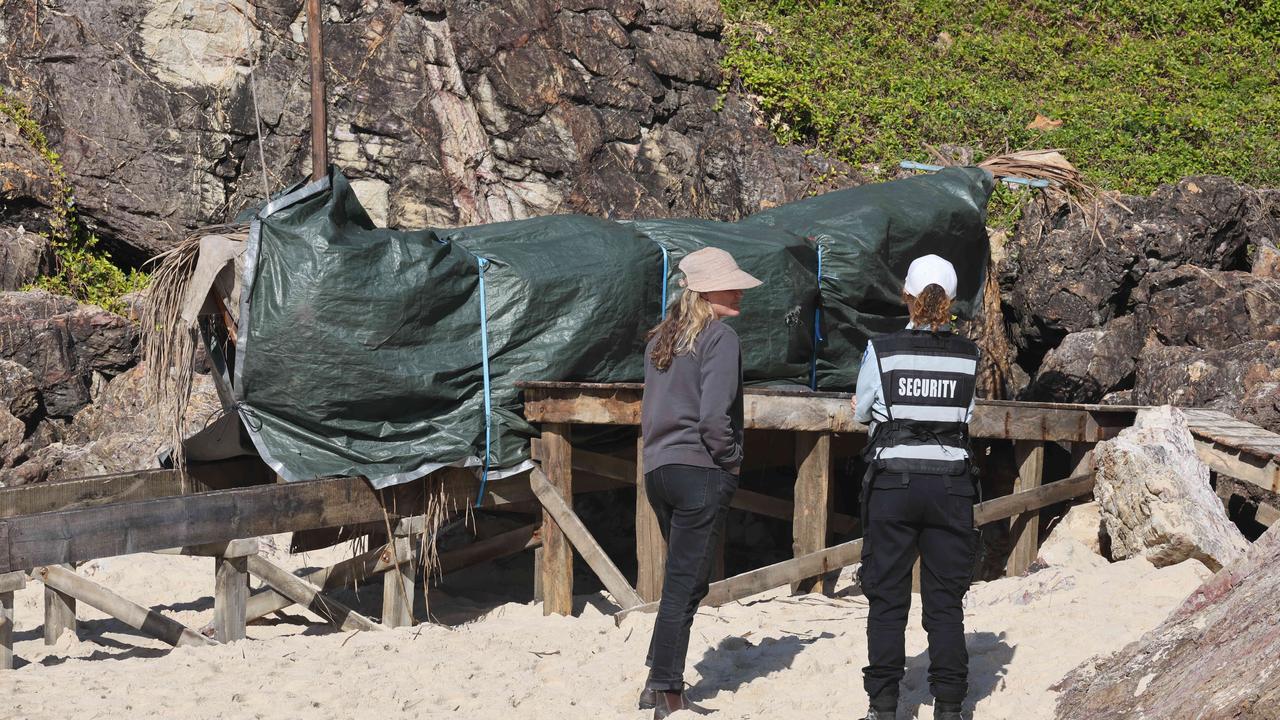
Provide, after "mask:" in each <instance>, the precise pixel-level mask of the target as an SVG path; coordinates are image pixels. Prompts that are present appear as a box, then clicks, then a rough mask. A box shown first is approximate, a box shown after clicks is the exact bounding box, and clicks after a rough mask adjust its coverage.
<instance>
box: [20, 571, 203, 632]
mask: <svg viewBox="0 0 1280 720" xmlns="http://www.w3.org/2000/svg"><path fill="white" fill-rule="evenodd" d="M35 574H36V576H37V577H38V578H39V579H40V581H41V582H43V583H44V584H45V585H49V586H52V587H54V588H56V589H58V590H60V591H62V592H64V593H66V594H68V595H70V596H72V597H74V598H76V599H77V600H80V601H81V602H83V603H85V604H86V605H89V606H92V607H95V608H97V609H99V610H101V611H102V612H104V613H106V614H108V615H110V616H111V617H113V618H115V619H117V620H119V621H120V622H123V623H124V624H126V625H128V626H129V627H131V628H133V629H135V630H138V631H140V632H144V633H146V634H148V635H150V636H152V637H154V638H156V639H158V640H161V641H163V642H166V643H168V644H170V645H173V646H175V647H180V646H184V645H212V644H214V643H213V641H212V640H210V639H209V638H206V637H205V636H203V635H201V634H200V633H198V632H196V631H195V630H192V629H191V628H189V627H187V626H185V625H183V624H182V623H180V622H178V621H176V620H173V619H171V618H167V617H165V616H164V615H161V614H160V613H158V612H156V611H154V610H152V609H150V608H145V607H143V606H141V605H139V604H137V603H135V602H133V601H132V600H127V599H125V598H123V597H121V596H119V595H117V594H116V593H114V592H112V591H111V590H109V589H107V588H105V587H103V586H101V585H99V584H97V583H95V582H93V581H92V580H88V579H86V578H83V577H80V576H79V575H76V574H75V573H74V572H72V571H70V570H68V569H66V568H64V567H60V566H58V565H48V566H45V567H41V568H39V569H38V570H36V573H35Z"/></svg>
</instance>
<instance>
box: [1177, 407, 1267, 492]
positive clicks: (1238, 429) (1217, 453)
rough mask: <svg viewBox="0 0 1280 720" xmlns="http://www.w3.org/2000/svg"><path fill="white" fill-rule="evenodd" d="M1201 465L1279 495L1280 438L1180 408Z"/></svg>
mask: <svg viewBox="0 0 1280 720" xmlns="http://www.w3.org/2000/svg"><path fill="white" fill-rule="evenodd" d="M1182 414H1183V415H1185V416H1186V418H1187V426H1188V427H1189V428H1190V429H1191V434H1192V435H1195V437H1196V450H1197V452H1198V453H1199V455H1200V459H1201V460H1202V461H1204V464H1206V465H1208V466H1209V467H1210V468H1211V469H1213V470H1215V471H1216V472H1220V473H1222V474H1224V475H1230V476H1231V477H1234V478H1237V479H1239V480H1244V481H1246V482H1249V483H1252V484H1254V485H1257V486H1258V487H1260V488H1262V489H1264V490H1267V491H1269V492H1272V493H1276V494H1280V435H1277V434H1276V433H1273V432H1270V431H1268V430H1264V429H1262V428H1260V427H1258V426H1257V425H1254V424H1252V423H1247V422H1245V421H1243V420H1238V419H1236V418H1234V417H1231V416H1230V415H1228V414H1226V413H1224V412H1219V411H1217V410H1203V409H1200V408H1182Z"/></svg>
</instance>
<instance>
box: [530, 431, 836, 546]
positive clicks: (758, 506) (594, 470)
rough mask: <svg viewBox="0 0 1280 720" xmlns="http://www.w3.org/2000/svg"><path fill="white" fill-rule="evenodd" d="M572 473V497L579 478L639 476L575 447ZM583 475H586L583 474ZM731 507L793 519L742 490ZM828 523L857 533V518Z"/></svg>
mask: <svg viewBox="0 0 1280 720" xmlns="http://www.w3.org/2000/svg"><path fill="white" fill-rule="evenodd" d="M533 447H534V457H535V458H537V457H539V455H538V452H539V451H540V448H541V444H540V443H539V441H537V440H534V445H533ZM789 455H790V453H789ZM573 472H574V488H573V489H574V494H575V495H576V494H579V491H580V490H581V488H580V487H579V485H580V483H579V482H578V479H579V478H580V477H585V478H591V477H592V476H593V475H594V476H597V477H598V478H603V479H605V480H617V481H619V482H626V483H634V482H636V481H637V480H636V479H637V478H638V477H640V475H639V474H637V471H636V467H635V465H634V464H633V463H632V462H631V461H629V460H625V459H623V458H619V457H614V456H613V455H603V454H600V453H594V452H590V451H587V450H580V449H578V448H574V450H573ZM583 473H586V474H585V475H583ZM730 507H733V508H735V509H738V510H746V511H747V512H753V513H756V514H757V515H764V516H767V517H771V518H777V519H779V520H787V521H791V520H793V519H794V517H795V504H794V503H792V502H790V501H789V500H784V499H782V498H778V497H774V496H772V495H765V494H763V493H758V492H753V491H751V490H743V489H741V488H739V489H738V491H737V492H736V493H734V494H733V502H732V503H730ZM828 521H829V523H830V526H831V529H832V530H835V531H836V532H838V533H844V534H846V535H852V534H855V533H857V532H859V528H858V519H857V518H855V517H852V516H850V515H845V514H844V513H831V514H830V515H828ZM655 532H656V530H655ZM659 537H661V535H659ZM663 557H664V558H665V557H666V556H665V555H664V556H663Z"/></svg>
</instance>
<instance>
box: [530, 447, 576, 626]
mask: <svg viewBox="0 0 1280 720" xmlns="http://www.w3.org/2000/svg"><path fill="white" fill-rule="evenodd" d="M542 455H543V457H542V458H541V461H542V470H543V473H544V474H545V475H546V477H547V480H548V481H549V482H550V483H551V486H552V487H553V488H555V490H556V491H557V492H558V493H559V494H560V496H561V497H564V498H572V497H573V477H572V468H573V448H572V447H571V446H570V445H569V426H568V425H567V424H564V423H546V424H544V425H543V426H542ZM530 480H532V477H531V478H530ZM568 502H572V500H570V501H568ZM541 560H542V563H541V564H542V567H541V568H540V570H541V573H542V612H543V614H544V615H551V614H552V613H557V614H560V615H572V614H573V548H572V547H571V546H570V545H569V540H568V538H566V537H565V535H564V532H563V531H562V530H561V529H560V526H559V525H558V524H557V523H556V520H555V518H554V517H552V516H551V513H550V512H548V511H547V510H546V508H545V505H544V508H543V511H542V558H541Z"/></svg>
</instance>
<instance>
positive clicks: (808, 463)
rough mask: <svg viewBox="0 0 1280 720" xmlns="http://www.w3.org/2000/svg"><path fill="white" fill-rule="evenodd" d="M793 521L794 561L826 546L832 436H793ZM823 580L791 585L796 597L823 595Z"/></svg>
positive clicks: (826, 434)
mask: <svg viewBox="0 0 1280 720" xmlns="http://www.w3.org/2000/svg"><path fill="white" fill-rule="evenodd" d="M795 438H796V488H795V496H796V501H795V520H794V521H793V524H792V530H791V532H792V537H793V538H794V542H793V544H792V550H793V554H794V556H795V557H803V556H805V555H808V554H810V553H815V552H818V551H819V550H822V549H824V548H825V547H826V546H827V531H828V516H829V514H830V510H831V434H830V433H808V432H801V433H796V435H795ZM822 585H823V582H822V576H815V577H809V578H803V579H801V580H800V581H799V582H797V583H795V584H794V585H792V587H791V590H792V592H795V593H811V592H821V591H822V589H823V588H822Z"/></svg>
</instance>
